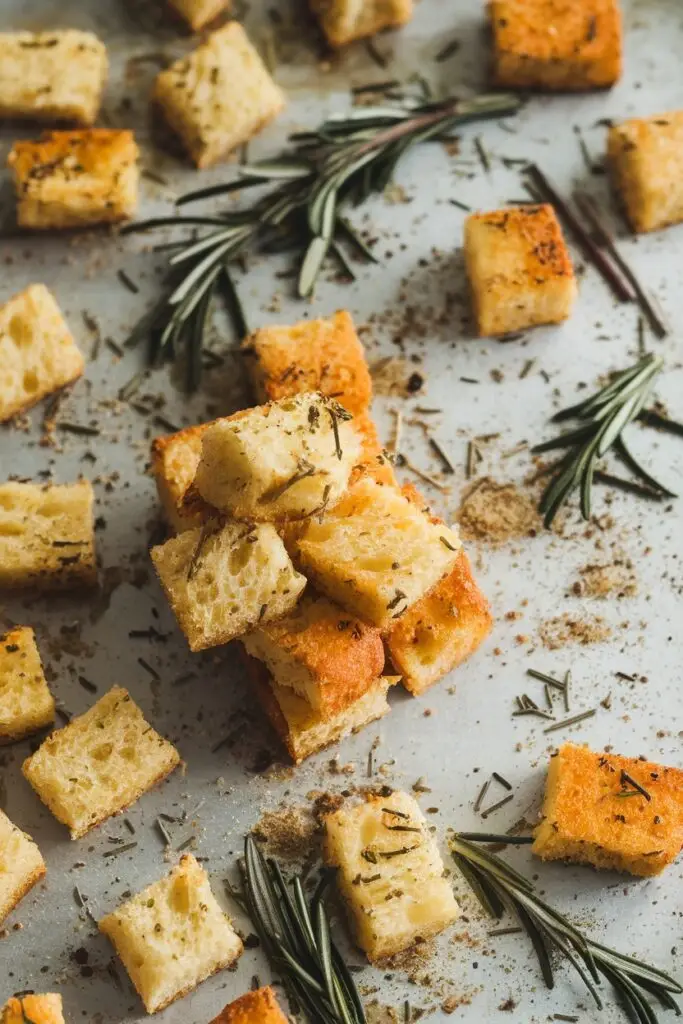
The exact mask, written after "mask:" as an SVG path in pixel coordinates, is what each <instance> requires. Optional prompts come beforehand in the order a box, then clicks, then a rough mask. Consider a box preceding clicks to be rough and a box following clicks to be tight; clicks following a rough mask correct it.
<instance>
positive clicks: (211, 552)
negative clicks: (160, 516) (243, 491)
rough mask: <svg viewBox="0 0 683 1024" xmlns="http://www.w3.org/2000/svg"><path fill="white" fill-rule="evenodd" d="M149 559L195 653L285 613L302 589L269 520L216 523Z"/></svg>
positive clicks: (158, 549)
mask: <svg viewBox="0 0 683 1024" xmlns="http://www.w3.org/2000/svg"><path fill="white" fill-rule="evenodd" d="M151 556H152V561H153V562H154V568H155V569H156V571H157V575H158V576H159V580H160V582H161V585H162V587H163V588H164V591H165V593H166V597H167V598H168V601H169V604H170V605H171V608H172V609H173V612H174V614H175V617H176V619H177V620H178V625H179V626H180V628H181V629H182V631H183V633H184V634H185V637H186V639H187V642H188V644H189V645H190V649H191V650H193V651H202V650H205V649H206V648H207V647H218V646H219V645H220V644H227V643H228V642H229V641H230V640H233V639H234V638H235V637H237V636H241V635H242V634H243V633H246V632H247V631H248V630H250V629H253V628H254V627H255V626H257V625H259V624H260V625H264V624H265V623H268V622H272V621H273V620H274V619H277V618H279V617H280V616H282V615H286V614H287V612H289V611H291V609H292V608H293V607H294V605H295V604H296V602H297V601H298V599H299V595H300V594H301V592H302V590H303V589H304V587H305V586H306V580H305V578H304V577H303V576H301V575H300V574H299V573H298V572H297V571H296V570H295V568H294V566H293V565H292V563H291V561H290V558H289V555H288V554H287V551H286V550H285V546H284V544H283V543H282V540H281V539H280V537H279V536H278V534H277V532H276V530H275V527H273V526H271V525H270V524H269V523H263V524H261V525H247V524H245V523H233V522H228V523H225V524H221V523H220V522H219V521H216V520H214V521H212V522H210V523H208V524H207V525H206V526H204V527H198V528H196V529H194V530H185V531H184V532H183V533H180V534H178V536H177V537H172V538H171V539H170V540H167V541H166V543H165V544H161V545H159V546H158V547H156V548H152V551H151Z"/></svg>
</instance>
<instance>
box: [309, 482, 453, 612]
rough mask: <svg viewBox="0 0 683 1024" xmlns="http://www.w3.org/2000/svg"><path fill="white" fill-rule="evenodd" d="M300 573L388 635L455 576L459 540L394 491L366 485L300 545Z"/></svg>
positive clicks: (316, 522) (313, 523) (313, 524)
mask: <svg viewBox="0 0 683 1024" xmlns="http://www.w3.org/2000/svg"><path fill="white" fill-rule="evenodd" d="M294 547H295V550H296V555H297V557H298V559H299V560H300V562H301V566H302V571H303V572H305V573H306V575H307V576H308V577H309V579H311V580H313V581H314V582H315V583H316V586H317V587H318V589H319V590H321V591H322V592H323V593H325V594H327V595H328V597H330V598H332V600H333V601H336V602H337V603H338V604H340V605H341V606H342V608H347V609H348V610H349V611H350V612H352V613H353V614H354V615H357V616H358V618H360V619H363V621H365V622H369V623H370V624H371V625H373V626H379V627H380V628H383V629H386V628H388V627H389V626H391V624H392V623H393V620H394V619H397V618H398V617H399V615H402V614H403V613H404V612H405V611H406V609H408V608H410V607H411V606H412V605H414V604H415V602H416V601H419V600H420V598H421V597H423V596H424V595H425V594H426V593H427V591H428V590H431V588H432V587H433V586H434V585H435V584H436V583H437V582H438V581H439V580H440V579H441V578H442V576H445V575H446V574H447V573H449V572H450V571H451V570H452V569H453V566H454V565H455V562H456V560H457V558H458V554H459V552H460V538H459V537H458V535H457V533H456V532H455V531H454V530H452V529H449V528H448V527H447V526H443V525H437V524H435V523H431V522H430V521H429V519H428V517H427V516H426V515H425V514H424V512H422V510H421V509H419V508H416V507H415V506H414V505H413V504H412V503H411V502H410V501H408V499H407V498H405V497H404V496H403V495H402V494H401V493H400V492H399V491H396V490H395V489H394V488H393V487H382V486H381V485H380V484H378V483H377V482H376V481H375V480H373V479H371V478H369V477H364V478H362V479H361V480H359V481H358V483H356V484H354V486H353V487H351V489H350V490H349V492H348V494H347V495H346V496H345V497H344V498H342V500H341V501H340V502H339V503H338V504H337V505H335V507H334V508H333V509H332V510H331V511H329V512H327V514H326V515H325V516H323V517H320V519H316V518H314V519H310V520H309V521H308V522H307V523H306V525H305V527H304V529H303V531H302V533H301V535H300V536H299V537H298V538H297V539H296V541H295V544H294Z"/></svg>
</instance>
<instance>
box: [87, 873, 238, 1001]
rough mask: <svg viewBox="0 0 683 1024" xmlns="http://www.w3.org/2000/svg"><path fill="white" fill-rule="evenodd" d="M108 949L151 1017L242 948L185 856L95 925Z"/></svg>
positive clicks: (207, 885)
mask: <svg viewBox="0 0 683 1024" xmlns="http://www.w3.org/2000/svg"><path fill="white" fill-rule="evenodd" d="M99 928H100V931H101V932H103V933H104V934H105V935H106V936H107V937H108V938H109V939H110V940H111V942H112V943H113V945H114V947H115V949H116V952H117V953H118V955H119V957H120V958H121V960H122V962H123V965H124V967H125V968H126V970H127V971H128V974H129V975H130V979H131V981H132V982H133V984H134V985H135V988H136V989H137V991H138V994H139V996H140V998H141V999H142V1001H143V1003H144V1004H145V1009H146V1010H147V1013H156V1012H157V1011H158V1010H163V1008H164V1007H165V1006H168V1005H169V1003H172V1002H173V1001H174V1000H176V999H180V998H181V996H184V995H187V993H188V992H191V991H192V990H193V989H194V988H196V987H197V985H199V984H200V982H202V981H204V980H205V979H206V978H208V977H210V975H212V974H215V973H216V971H220V970H222V969H223V968H224V967H228V966H229V965H230V964H232V963H234V962H235V960H237V959H238V957H240V956H241V955H242V951H243V946H242V941H241V939H240V938H239V936H238V935H237V934H236V932H235V931H234V929H233V927H232V925H231V923H230V920H229V919H228V917H227V915H226V914H224V913H223V911H222V910H221V908H220V906H219V904H218V902H217V901H216V897H215V896H214V894H213V892H212V891H211V885H210V883H209V877H208V875H207V874H206V871H205V870H204V868H203V867H202V866H201V865H200V864H199V863H198V862H197V860H195V858H194V857H193V856H192V855H191V854H186V855H185V856H183V857H181V858H180V861H179V862H178V864H177V865H176V866H175V867H174V868H173V869H172V870H171V872H170V873H169V874H168V875H167V876H166V878H163V879H161V881H159V882H155V883H154V884H153V885H148V886H147V888H146V889H143V890H142V892H139V893H138V894H137V895H136V896H133V897H132V899H130V900H128V901H127V902H126V903H123V904H122V905H121V906H120V907H119V908H118V910H115V911H113V913H111V914H107V916H106V917H103V918H102V919H101V921H100V923H99Z"/></svg>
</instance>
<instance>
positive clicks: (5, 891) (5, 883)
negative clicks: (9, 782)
mask: <svg viewBox="0 0 683 1024" xmlns="http://www.w3.org/2000/svg"><path fill="white" fill-rule="evenodd" d="M44 874H45V862H44V860H43V858H42V857H41V855H40V850H39V849H38V847H37V846H36V844H35V843H34V842H33V840H32V839H31V837H30V836H27V835H26V833H25V832H22V831H21V830H20V829H18V828H17V827H16V825H13V824H12V822H11V821H10V820H9V818H8V817H7V815H6V814H5V813H4V812H3V811H0V922H1V921H4V919H5V918H6V917H7V915H8V914H9V913H10V911H11V910H13V909H14V908H15V907H16V905H17V903H18V902H19V900H21V899H22V898H23V897H24V896H25V895H26V893H27V892H28V891H29V889H32V888H33V886H34V885H35V884H36V882H39V881H40V879H41V878H42V877H43V875H44Z"/></svg>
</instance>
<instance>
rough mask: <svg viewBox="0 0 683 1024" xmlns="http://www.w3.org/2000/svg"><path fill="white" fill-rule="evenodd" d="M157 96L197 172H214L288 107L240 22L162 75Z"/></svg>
mask: <svg viewBox="0 0 683 1024" xmlns="http://www.w3.org/2000/svg"><path fill="white" fill-rule="evenodd" d="M154 95H155V99H156V102H157V103H158V104H159V106H160V108H161V110H162V112H163V114H164V116H165V118H166V120H167V121H168V123H169V125H170V126H171V128H172V129H173V130H174V131H175V132H177V133H178V135H179V136H180V139H181V141H182V143H183V145H184V147H185V149H186V150H187V152H188V153H189V155H190V157H191V158H192V160H193V161H194V162H195V164H196V165H197V167H208V166H209V165H210V164H214V163H216V161H218V160H221V159H222V158H223V157H225V156H227V154H228V153H230V152H231V151H232V150H233V149H236V148H237V146H240V145H241V144H242V143H243V142H248V141H249V139H251V138H253V137H254V135H256V134H257V133H258V132H259V131H260V130H261V129H262V128H263V127H264V126H265V125H267V124H268V123H269V122H270V121H272V120H273V118H274V117H277V115H278V114H279V113H280V111H281V110H282V109H283V107H284V105H285V97H284V94H283V93H282V91H281V90H280V89H279V88H278V86H277V85H276V84H275V82H274V81H273V79H272V78H271V77H270V74H269V72H268V69H267V68H266V66H265V64H264V63H263V61H262V60H261V58H260V57H259V55H258V53H257V52H256V50H255V49H254V47H253V46H252V45H251V43H250V42H249V39H248V37H247V34H246V32H245V31H244V29H243V28H242V26H241V25H240V24H238V22H236V21H231V22H229V23H228V24H227V25H225V26H224V27H223V28H221V29H219V30H218V31H217V32H213V33H212V34H211V35H210V36H209V37H208V39H207V40H206V41H205V42H204V43H202V44H201V46H198V47H197V49H196V50H194V51H193V52H192V53H191V54H189V56H187V57H183V58H182V60H178V61H176V62H175V64H172V65H171V66H170V68H166V69H165V70H164V71H162V72H161V73H160V74H159V76H158V78H157V80H156V86H155V92H154Z"/></svg>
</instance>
